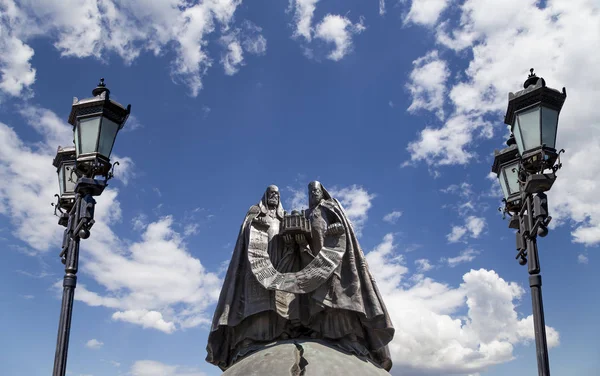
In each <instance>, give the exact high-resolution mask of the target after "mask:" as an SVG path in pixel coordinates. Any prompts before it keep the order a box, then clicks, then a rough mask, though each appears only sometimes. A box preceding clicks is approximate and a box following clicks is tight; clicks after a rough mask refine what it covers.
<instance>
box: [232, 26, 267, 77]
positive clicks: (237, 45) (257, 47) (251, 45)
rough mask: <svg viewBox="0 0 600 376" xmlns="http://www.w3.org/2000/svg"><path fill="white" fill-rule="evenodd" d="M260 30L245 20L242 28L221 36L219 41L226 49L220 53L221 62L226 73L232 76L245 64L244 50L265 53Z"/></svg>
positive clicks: (264, 42) (258, 53)
mask: <svg viewBox="0 0 600 376" xmlns="http://www.w3.org/2000/svg"><path fill="white" fill-rule="evenodd" d="M261 31H262V29H261V28H260V27H258V26H256V25H254V24H253V23H251V22H249V21H246V22H244V25H243V28H238V29H235V30H233V31H232V32H231V33H229V34H226V35H224V36H222V37H221V43H222V44H223V46H224V47H225V50H226V51H225V53H223V54H222V55H221V64H223V69H224V70H225V74H226V75H228V76H233V75H234V74H236V73H237V72H238V71H239V70H240V67H241V66H243V65H244V64H245V62H244V51H246V52H248V53H251V54H254V55H263V54H264V53H265V51H266V50H267V40H266V39H265V37H264V36H262V34H260V32H261Z"/></svg>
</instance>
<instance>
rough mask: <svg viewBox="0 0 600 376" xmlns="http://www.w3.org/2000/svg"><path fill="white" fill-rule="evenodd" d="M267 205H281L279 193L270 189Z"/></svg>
mask: <svg viewBox="0 0 600 376" xmlns="http://www.w3.org/2000/svg"><path fill="white" fill-rule="evenodd" d="M267 204H269V206H277V205H279V191H276V190H274V189H269V190H268V191H267Z"/></svg>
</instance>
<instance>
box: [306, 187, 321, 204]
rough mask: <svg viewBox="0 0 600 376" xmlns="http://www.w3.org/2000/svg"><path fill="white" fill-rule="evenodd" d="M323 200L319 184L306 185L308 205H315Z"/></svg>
mask: <svg viewBox="0 0 600 376" xmlns="http://www.w3.org/2000/svg"><path fill="white" fill-rule="evenodd" d="M321 200H323V190H322V189H321V186H320V185H311V186H310V187H308V204H309V205H310V207H313V206H315V205H317V204H318V203H319V202H321Z"/></svg>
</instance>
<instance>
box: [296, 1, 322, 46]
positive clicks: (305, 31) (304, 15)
mask: <svg viewBox="0 0 600 376" xmlns="http://www.w3.org/2000/svg"><path fill="white" fill-rule="evenodd" d="M318 2H319V0H295V1H294V3H293V7H294V21H295V22H296V29H295V30H294V36H295V37H303V38H304V39H306V40H307V41H309V42H310V40H311V39H312V19H313V15H314V13H315V9H316V7H317V3H318ZM291 6H292V3H291V2H290V7H291Z"/></svg>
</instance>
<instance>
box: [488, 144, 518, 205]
mask: <svg viewBox="0 0 600 376" xmlns="http://www.w3.org/2000/svg"><path fill="white" fill-rule="evenodd" d="M519 164H520V157H519V153H518V148H517V145H514V144H513V145H510V146H509V147H507V148H505V149H502V150H496V151H494V164H493V165H492V172H493V173H495V174H496V176H497V177H498V182H499V183H500V187H501V188H502V193H503V194H504V200H505V202H506V210H507V211H509V212H514V211H517V210H519V209H520V208H521V192H520V186H519Z"/></svg>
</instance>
